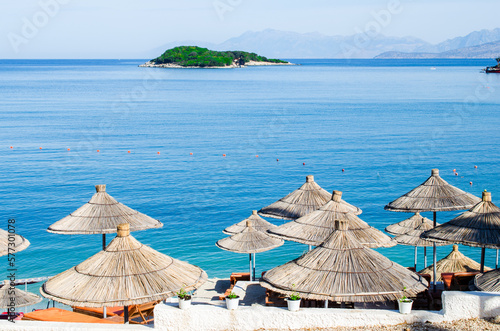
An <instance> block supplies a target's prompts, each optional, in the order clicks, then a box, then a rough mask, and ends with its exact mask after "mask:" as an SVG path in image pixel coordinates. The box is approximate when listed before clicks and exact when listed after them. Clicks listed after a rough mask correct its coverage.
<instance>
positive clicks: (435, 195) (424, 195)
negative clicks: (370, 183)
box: [384, 169, 480, 213]
mask: <svg viewBox="0 0 500 331" xmlns="http://www.w3.org/2000/svg"><path fill="white" fill-rule="evenodd" d="M479 201H480V199H479V198H478V197H476V196H474V195H472V194H470V193H467V192H464V191H462V190H461V189H459V188H456V187H455V186H452V185H450V184H448V183H447V182H446V181H445V180H444V179H442V178H441V177H440V176H439V170H438V169H432V172H431V176H430V177H429V178H427V180H426V181H425V182H423V183H422V184H420V185H419V186H417V187H416V188H414V189H413V190H411V191H410V192H408V193H406V194H404V195H402V196H401V197H399V198H397V199H396V200H394V201H392V202H390V203H389V204H387V206H385V207H384V209H385V210H390V211H399V212H408V213H416V212H425V211H433V212H436V211H453V210H462V209H469V208H471V207H472V206H474V205H475V204H476V203H478V202H479Z"/></svg>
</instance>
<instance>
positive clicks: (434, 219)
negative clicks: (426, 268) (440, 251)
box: [432, 212, 437, 292]
mask: <svg viewBox="0 0 500 331" xmlns="http://www.w3.org/2000/svg"><path fill="white" fill-rule="evenodd" d="M433 226H434V228H436V212H433ZM432 263H433V266H432V276H433V278H432V279H433V282H432V287H433V289H434V292H436V290H437V287H436V280H437V277H436V274H437V266H436V263H437V254H436V243H435V242H433V243H432Z"/></svg>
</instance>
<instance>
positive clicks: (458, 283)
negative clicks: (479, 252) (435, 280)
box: [441, 271, 480, 291]
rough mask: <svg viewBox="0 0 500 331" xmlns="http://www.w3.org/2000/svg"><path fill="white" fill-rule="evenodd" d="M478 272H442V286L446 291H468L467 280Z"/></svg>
mask: <svg viewBox="0 0 500 331" xmlns="http://www.w3.org/2000/svg"><path fill="white" fill-rule="evenodd" d="M479 273H480V272H478V271H475V272H453V273H442V274H441V278H442V279H443V283H444V288H445V290H447V291H468V290H469V282H470V281H471V280H472V279H474V277H475V276H476V275H477V274H479Z"/></svg>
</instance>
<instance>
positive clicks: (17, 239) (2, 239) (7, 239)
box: [0, 229, 30, 256]
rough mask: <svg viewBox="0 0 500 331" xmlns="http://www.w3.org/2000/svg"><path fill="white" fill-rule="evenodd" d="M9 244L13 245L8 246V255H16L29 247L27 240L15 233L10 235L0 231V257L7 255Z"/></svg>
mask: <svg viewBox="0 0 500 331" xmlns="http://www.w3.org/2000/svg"><path fill="white" fill-rule="evenodd" d="M9 243H13V245H11V246H10V248H11V249H10V253H14V254H15V253H18V252H20V251H22V250H25V249H26V248H28V246H29V245H30V242H29V241H28V239H26V238H24V237H23V236H20V235H18V234H15V233H10V234H9V232H8V231H5V230H3V229H0V256H4V255H8V254H9Z"/></svg>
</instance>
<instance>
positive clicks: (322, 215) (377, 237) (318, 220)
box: [268, 191, 396, 248]
mask: <svg viewBox="0 0 500 331" xmlns="http://www.w3.org/2000/svg"><path fill="white" fill-rule="evenodd" d="M341 198H342V192H340V191H333V194H332V195H331V198H330V201H328V202H327V203H326V204H325V205H323V207H321V208H319V209H318V210H315V211H313V212H311V213H309V214H307V215H305V216H302V217H301V218H299V219H296V220H295V221H292V222H289V223H285V224H283V225H280V226H278V227H277V228H274V229H270V230H268V232H269V233H270V234H272V235H274V236H278V237H280V238H283V239H285V240H291V241H296V242H299V243H302V244H306V245H312V246H318V245H320V244H321V243H322V242H324V241H325V240H326V239H327V238H328V237H329V236H330V235H331V234H332V232H333V231H335V227H334V222H335V220H345V221H346V222H347V223H348V224H349V232H352V233H353V234H354V236H355V237H356V239H357V240H358V241H359V242H361V243H362V244H363V245H366V246H368V247H372V248H375V247H392V246H394V245H396V242H395V241H393V240H392V238H391V237H389V236H388V235H386V234H384V233H383V232H382V231H379V230H377V229H375V228H374V227H371V226H369V225H368V224H367V223H366V222H364V221H363V220H361V219H360V218H359V217H358V216H356V215H355V214H354V213H353V212H352V211H353V208H352V206H351V205H349V204H348V203H347V202H345V201H343V200H342V199H341Z"/></svg>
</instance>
